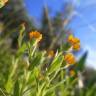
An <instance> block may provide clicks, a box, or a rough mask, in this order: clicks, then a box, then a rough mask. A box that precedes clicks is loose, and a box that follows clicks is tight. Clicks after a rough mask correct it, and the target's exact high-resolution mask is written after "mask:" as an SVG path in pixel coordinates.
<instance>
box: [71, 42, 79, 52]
mask: <svg viewBox="0 0 96 96" xmlns="http://www.w3.org/2000/svg"><path fill="white" fill-rule="evenodd" d="M73 49H74V50H76V51H78V50H80V43H77V44H74V45H73Z"/></svg>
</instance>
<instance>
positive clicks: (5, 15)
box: [0, 0, 34, 46]
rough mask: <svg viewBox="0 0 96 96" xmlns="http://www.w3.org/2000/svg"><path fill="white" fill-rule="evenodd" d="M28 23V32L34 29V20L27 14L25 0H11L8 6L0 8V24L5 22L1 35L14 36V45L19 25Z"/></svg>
mask: <svg viewBox="0 0 96 96" xmlns="http://www.w3.org/2000/svg"><path fill="white" fill-rule="evenodd" d="M21 23H25V24H26V32H28V31H30V30H32V29H34V26H33V24H32V23H33V20H30V18H29V17H28V15H27V14H26V10H25V7H24V1H23V0H9V1H8V3H6V6H4V7H2V8H1V9H0V24H3V25H4V26H3V29H2V32H1V37H2V38H4V37H9V36H11V38H13V41H12V42H13V46H15V43H16V42H17V38H18V33H19V26H20V24H21Z"/></svg>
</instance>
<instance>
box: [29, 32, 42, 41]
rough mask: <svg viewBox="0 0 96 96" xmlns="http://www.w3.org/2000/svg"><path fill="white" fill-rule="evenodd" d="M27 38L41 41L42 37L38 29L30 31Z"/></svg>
mask: <svg viewBox="0 0 96 96" xmlns="http://www.w3.org/2000/svg"><path fill="white" fill-rule="evenodd" d="M29 38H30V39H32V38H35V39H36V40H37V41H38V42H39V41H41V39H42V34H41V33H39V32H38V31H32V32H30V33H29Z"/></svg>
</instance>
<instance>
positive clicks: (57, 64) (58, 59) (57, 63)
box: [48, 53, 63, 74]
mask: <svg viewBox="0 0 96 96" xmlns="http://www.w3.org/2000/svg"><path fill="white" fill-rule="evenodd" d="M62 62H63V56H62V55H61V53H59V54H58V55H57V56H56V57H55V58H54V60H53V62H52V63H51V66H50V67H49V68H48V74H51V73H53V72H54V71H56V70H58V69H59V68H60V66H61V64H62Z"/></svg>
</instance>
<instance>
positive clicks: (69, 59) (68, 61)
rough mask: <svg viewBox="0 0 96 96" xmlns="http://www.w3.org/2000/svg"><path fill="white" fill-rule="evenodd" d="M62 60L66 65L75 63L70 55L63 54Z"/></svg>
mask: <svg viewBox="0 0 96 96" xmlns="http://www.w3.org/2000/svg"><path fill="white" fill-rule="evenodd" d="M64 59H65V61H66V62H67V63H68V64H74V63H75V62H76V60H75V57H74V55H73V54H72V53H67V54H65V56H64Z"/></svg>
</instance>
